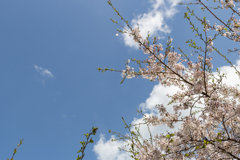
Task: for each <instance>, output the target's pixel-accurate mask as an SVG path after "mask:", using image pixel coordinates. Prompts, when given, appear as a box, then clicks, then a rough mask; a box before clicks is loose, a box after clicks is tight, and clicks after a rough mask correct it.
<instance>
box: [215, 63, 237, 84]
mask: <svg viewBox="0 0 240 160" xmlns="http://www.w3.org/2000/svg"><path fill="white" fill-rule="evenodd" d="M234 66H235V67H236V68H237V70H238V71H239V70H240V60H237V61H236V65H234ZM219 71H220V73H221V74H222V73H226V74H227V79H226V78H224V79H223V83H226V84H229V85H232V86H235V85H236V84H240V83H239V76H238V75H237V74H236V73H235V72H236V70H235V69H234V68H232V67H231V66H222V67H219ZM214 76H216V77H217V73H216V72H215V73H214Z"/></svg>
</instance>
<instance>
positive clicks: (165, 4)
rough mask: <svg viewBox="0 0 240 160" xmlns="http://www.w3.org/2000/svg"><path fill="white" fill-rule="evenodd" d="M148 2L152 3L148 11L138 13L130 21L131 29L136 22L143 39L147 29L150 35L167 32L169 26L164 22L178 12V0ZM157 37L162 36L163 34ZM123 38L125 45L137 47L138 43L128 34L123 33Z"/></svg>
mask: <svg viewBox="0 0 240 160" xmlns="http://www.w3.org/2000/svg"><path fill="white" fill-rule="evenodd" d="M149 2H150V3H152V6H151V8H150V9H149V12H148V13H144V14H140V15H138V16H137V17H136V18H135V19H133V20H132V21H131V27H132V29H134V28H137V27H138V26H137V24H138V25H139V29H140V31H141V32H140V33H141V35H142V37H143V39H145V38H146V37H147V34H148V31H150V37H154V36H156V37H158V36H157V35H158V34H161V35H162V34H163V35H164V34H169V33H170V32H171V28H170V27H169V26H168V25H167V24H166V20H167V19H171V18H172V17H173V16H174V15H175V14H176V13H177V12H178V10H177V9H176V6H177V3H179V2H180V0H168V1H164V0H149ZM125 28H127V26H125ZM159 38H164V36H160V37H159ZM123 40H124V43H125V45H126V46H129V47H133V48H135V49H138V48H139V45H138V43H136V42H134V41H133V38H132V37H130V36H129V34H123Z"/></svg>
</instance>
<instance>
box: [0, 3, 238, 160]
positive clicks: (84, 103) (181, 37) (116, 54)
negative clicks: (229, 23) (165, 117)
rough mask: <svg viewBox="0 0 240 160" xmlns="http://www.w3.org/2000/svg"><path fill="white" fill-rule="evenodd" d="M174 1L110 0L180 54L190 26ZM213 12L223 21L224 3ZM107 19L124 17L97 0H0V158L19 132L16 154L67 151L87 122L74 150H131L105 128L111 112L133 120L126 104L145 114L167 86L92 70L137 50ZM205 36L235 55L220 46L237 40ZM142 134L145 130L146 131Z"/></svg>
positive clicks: (62, 159)
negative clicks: (94, 131) (92, 131)
mask: <svg viewBox="0 0 240 160" xmlns="http://www.w3.org/2000/svg"><path fill="white" fill-rule="evenodd" d="M177 2H179V1H178V0H168V1H164V0H149V1H147V0H131V1H129V0H112V3H113V5H114V7H115V8H117V10H118V11H119V12H120V14H121V15H122V16H123V17H124V18H125V20H128V21H129V22H130V24H131V26H136V23H139V26H140V30H141V33H142V35H143V37H146V35H147V31H150V34H151V36H152V35H153V36H157V37H160V38H161V39H160V41H159V42H160V43H162V44H163V47H164V48H165V47H166V42H167V37H168V36H171V38H173V45H174V46H175V48H176V51H177V52H178V50H177V47H178V46H181V48H182V49H183V50H184V51H185V53H187V54H188V55H190V51H191V50H192V49H191V48H189V47H188V44H186V43H185V42H186V41H187V40H188V39H189V38H194V34H195V33H193V32H192V31H191V30H190V25H189V22H188V21H187V20H186V19H183V16H184V12H186V6H178V5H177V4H176V3H177ZM210 4H212V3H210ZM190 7H191V8H192V9H195V10H196V11H195V13H196V14H197V15H199V17H200V18H202V17H203V16H204V15H205V14H206V15H208V17H207V19H209V20H210V23H211V24H213V22H217V21H215V20H214V19H213V17H212V16H209V14H207V11H205V12H202V11H201V10H199V9H198V10H197V8H199V7H200V6H190ZM221 12H222V10H221V11H215V12H214V13H216V14H218V15H219V16H220V17H222V19H223V20H224V21H225V22H226V20H227V19H228V18H229V17H230V12H225V13H229V14H221ZM110 18H113V19H114V20H117V21H118V22H119V23H120V24H122V25H124V23H123V22H121V20H120V18H119V17H118V16H117V15H116V13H115V12H114V10H113V9H112V8H111V7H110V6H109V5H108V3H107V0H34V1H32V0H21V1H12V0H1V1H0V24H1V25H0V137H1V138H0V159H7V158H11V156H12V153H13V149H14V148H16V146H17V144H18V143H19V140H20V139H23V138H24V141H23V144H22V146H21V147H20V148H19V150H18V152H17V154H16V155H15V158H14V159H16V160H23V159H24V160H32V159H34V160H50V159H51V160H52V159H58V160H70V159H75V158H76V157H77V155H78V154H77V151H78V150H79V149H80V148H81V144H80V143H79V141H82V140H86V139H85V136H84V135H83V134H85V133H87V132H89V131H90V129H91V128H92V126H95V127H99V130H98V132H97V135H96V136H93V139H94V141H95V144H94V145H92V144H90V145H89V146H88V147H87V149H86V155H85V157H84V159H86V160H115V159H116V160H121V159H131V158H129V156H128V155H127V154H126V153H121V152H119V151H118V149H117V147H118V146H119V147H120V146H121V145H122V144H123V143H122V142H117V143H113V142H110V139H111V134H109V133H108V130H109V129H110V130H112V131H116V132H119V133H122V134H125V133H126V132H127V130H126V129H124V124H123V122H122V119H121V117H124V118H125V120H126V121H127V122H128V123H136V122H140V121H141V118H142V117H141V116H137V112H136V109H139V108H142V109H144V110H145V113H152V114H153V112H154V107H155V105H156V104H157V103H160V104H161V103H164V104H167V102H168V99H166V97H165V95H166V94H167V93H174V91H175V90H174V88H163V87H161V86H160V85H159V84H158V83H157V82H154V83H152V82H149V81H148V80H144V79H141V78H138V79H130V80H125V82H124V83H123V84H120V81H121V80H122V77H121V75H120V73H114V72H112V73H111V72H106V73H100V72H98V71H97V68H98V67H101V68H104V67H108V68H114V69H119V70H122V69H124V61H125V60H127V59H129V58H139V59H142V60H143V59H144V58H147V57H146V55H144V54H143V52H142V51H141V50H139V49H137V47H136V45H137V44H134V42H133V40H131V39H130V38H129V36H128V35H121V34H119V36H116V33H115V32H116V31H117V29H121V28H120V26H118V25H117V24H115V23H112V22H111V21H110V20H109V19H110ZM211 20H214V21H211ZM195 22H197V21H195ZM217 23H218V24H219V22H217ZM196 25H197V26H198V27H199V29H200V25H199V23H197V24H196ZM210 33H214V32H209V36H210ZM212 35H213V34H212ZM196 40H197V42H199V45H203V43H200V41H199V40H198V39H197V38H196ZM197 45H198V43H197ZM214 45H215V46H216V47H217V48H218V49H219V50H221V51H222V53H223V54H226V55H228V57H229V59H230V60H232V62H233V63H234V64H237V61H238V60H239V56H238V55H237V53H231V54H227V49H228V48H230V49H232V48H234V47H236V48H237V47H239V43H237V42H232V41H229V40H227V39H226V38H222V37H220V38H219V40H217V41H216V42H215V41H214ZM212 56H213V57H214V60H213V63H214V69H216V67H222V68H221V71H224V72H225V73H228V77H229V78H228V79H227V80H226V81H225V82H227V83H231V84H237V83H239V79H237V78H236V77H234V74H233V73H234V72H233V70H231V69H230V68H229V67H227V66H229V64H227V63H226V62H225V61H224V59H223V58H222V57H220V56H218V55H217V53H213V54H212ZM193 59H194V58H193ZM239 62H240V61H239ZM131 64H132V63H130V65H131ZM239 64H240V63H239ZM133 66H134V65H133ZM166 129H167V128H166V127H162V128H155V129H153V132H154V133H160V132H165V131H166ZM142 134H143V135H144V136H147V132H146V130H143V131H142Z"/></svg>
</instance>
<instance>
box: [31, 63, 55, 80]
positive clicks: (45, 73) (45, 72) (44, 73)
mask: <svg viewBox="0 0 240 160" xmlns="http://www.w3.org/2000/svg"><path fill="white" fill-rule="evenodd" d="M34 68H35V69H36V71H37V72H38V73H40V74H41V75H42V76H45V77H51V78H54V76H53V74H52V73H51V72H50V71H49V70H47V69H45V68H42V67H39V66H37V65H34Z"/></svg>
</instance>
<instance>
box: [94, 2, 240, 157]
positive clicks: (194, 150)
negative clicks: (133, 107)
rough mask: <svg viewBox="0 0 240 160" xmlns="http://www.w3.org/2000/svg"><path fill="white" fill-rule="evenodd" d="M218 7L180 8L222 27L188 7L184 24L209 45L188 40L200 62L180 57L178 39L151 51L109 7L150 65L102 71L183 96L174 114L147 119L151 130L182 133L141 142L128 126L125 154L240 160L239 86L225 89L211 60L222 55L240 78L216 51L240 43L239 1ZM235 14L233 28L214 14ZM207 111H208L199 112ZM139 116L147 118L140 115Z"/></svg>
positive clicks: (143, 62) (123, 137)
mask: <svg viewBox="0 0 240 160" xmlns="http://www.w3.org/2000/svg"><path fill="white" fill-rule="evenodd" d="M213 2H215V3H214V4H217V6H216V7H209V6H207V5H206V3H207V2H203V1H202V0H196V1H194V3H180V5H199V6H201V9H202V10H203V11H204V10H205V11H208V12H209V13H210V14H211V15H213V16H214V18H215V19H216V21H217V23H218V24H216V23H215V24H213V25H210V22H209V21H207V20H206V17H203V18H200V17H198V16H197V15H196V14H195V13H194V11H193V10H190V8H189V7H187V10H188V11H187V12H186V13H185V16H184V18H185V19H187V20H188V21H189V23H190V25H191V29H192V30H193V32H195V36H196V37H198V38H199V39H200V40H201V41H202V42H203V43H204V44H205V45H204V46H203V47H201V46H197V44H196V42H195V41H193V40H192V39H190V40H188V41H187V42H186V43H189V46H190V47H192V48H193V52H192V53H194V55H197V62H193V61H192V60H191V57H189V56H188V55H187V54H185V53H184V52H183V51H182V49H181V48H180V47H179V48H178V49H179V51H180V53H177V52H175V50H174V47H173V46H172V39H171V38H170V37H169V39H168V41H167V47H166V48H165V49H164V48H163V45H162V44H157V41H158V40H159V39H158V38H156V37H154V38H153V39H152V40H153V45H150V42H149V37H150V35H149V34H148V37H147V38H146V39H144V38H143V37H142V36H141V33H140V30H139V28H134V29H132V28H131V26H130V25H129V23H128V21H126V20H125V19H124V18H123V17H122V16H121V15H120V13H119V12H118V11H117V10H116V8H114V7H113V4H112V2H111V0H109V1H108V4H109V5H110V6H111V7H112V8H113V9H114V10H115V12H116V13H117V15H118V16H119V17H120V18H121V20H123V21H124V23H125V24H126V25H127V27H128V28H129V29H130V31H129V30H127V29H126V28H124V27H122V26H121V25H120V24H119V23H118V22H117V21H115V20H113V19H111V20H112V22H114V23H116V24H118V25H120V26H121V27H122V28H123V29H124V31H122V30H119V29H118V33H119V34H120V33H122V34H129V36H131V37H132V38H133V40H134V41H135V42H136V43H138V44H139V49H141V50H143V53H144V54H145V55H146V56H147V58H146V59H145V60H136V59H131V60H128V61H127V62H126V65H125V69H124V70H114V69H108V68H105V69H102V68H98V70H99V71H102V72H105V71H108V70H110V71H115V72H121V75H122V77H123V80H122V82H123V81H124V80H125V78H127V79H130V78H135V77H142V78H145V79H149V80H150V81H158V82H159V83H160V84H161V85H162V86H165V87H169V86H176V87H178V88H179V90H178V91H177V92H176V93H175V94H174V95H167V96H168V97H170V98H171V101H170V102H169V104H172V105H173V110H174V113H170V112H167V110H166V106H164V105H162V104H156V109H157V110H158V111H159V116H147V115H144V120H145V124H147V126H148V127H149V126H158V125H167V126H168V127H169V128H174V127H175V126H176V123H179V122H181V127H180V128H179V130H178V131H175V132H173V133H168V134H156V135H154V136H152V135H151V132H150V139H142V140H140V139H141V135H140V134H139V130H138V127H136V130H135V131H133V130H131V129H130V127H133V126H132V125H127V124H126V122H125V121H124V119H123V121H124V123H125V125H126V128H128V129H129V132H130V135H121V134H118V133H116V132H112V131H111V130H109V132H112V133H113V134H117V135H118V137H119V138H118V139H115V140H119V139H121V140H124V141H126V142H127V143H128V144H127V145H126V146H128V148H126V147H125V148H124V147H123V148H121V149H122V150H124V151H127V152H130V153H131V154H132V155H131V157H132V158H134V159H135V160H160V159H166V160H167V159H192V158H195V159H240V103H239V102H240V90H239V88H238V86H239V85H237V86H231V85H227V84H224V83H223V79H224V78H226V75H224V74H223V73H220V71H219V70H218V69H216V71H215V72H216V73H217V74H214V72H213V71H212V70H213V64H212V60H213V57H212V56H211V55H212V53H217V54H219V55H220V57H223V58H224V59H225V60H226V61H227V62H228V63H229V64H230V65H231V67H233V68H234V69H235V71H236V74H238V76H239V77H240V72H239V70H238V68H237V67H236V66H235V65H233V64H232V63H231V62H230V60H229V59H228V58H227V56H225V55H224V54H222V53H221V52H220V51H219V50H218V49H217V48H216V47H214V45H213V41H214V40H216V38H217V37H219V36H222V37H224V38H227V39H228V40H230V41H233V42H240V35H239V32H240V21H239V20H238V19H237V18H236V16H237V17H239V16H240V8H239V7H238V6H237V3H236V2H238V1H237V0H218V1H217V0H213ZM220 9H221V10H222V11H221V12H222V13H224V10H227V9H228V10H230V11H231V12H232V16H231V17H230V18H229V19H228V21H227V22H224V21H223V20H221V19H220V18H219V17H218V16H217V15H216V14H214V10H220ZM192 18H195V19H197V20H198V21H199V22H200V23H201V25H202V26H203V29H202V30H200V29H198V28H196V27H195V25H194V24H193V21H192ZM210 30H212V31H216V33H215V34H214V35H213V36H212V37H211V36H208V35H207V33H208V32H209V31H210ZM238 45H239V44H238ZM230 52H238V54H239V53H240V52H239V49H237V48H234V49H232V50H231V49H229V53H230ZM131 61H132V62H136V63H137V64H138V66H139V67H138V70H137V71H136V70H135V69H134V68H132V67H130V65H129V63H130V62H131ZM197 105H202V106H203V107H197ZM184 110H188V111H189V114H188V115H182V111H184ZM139 113H142V112H141V111H139Z"/></svg>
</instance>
